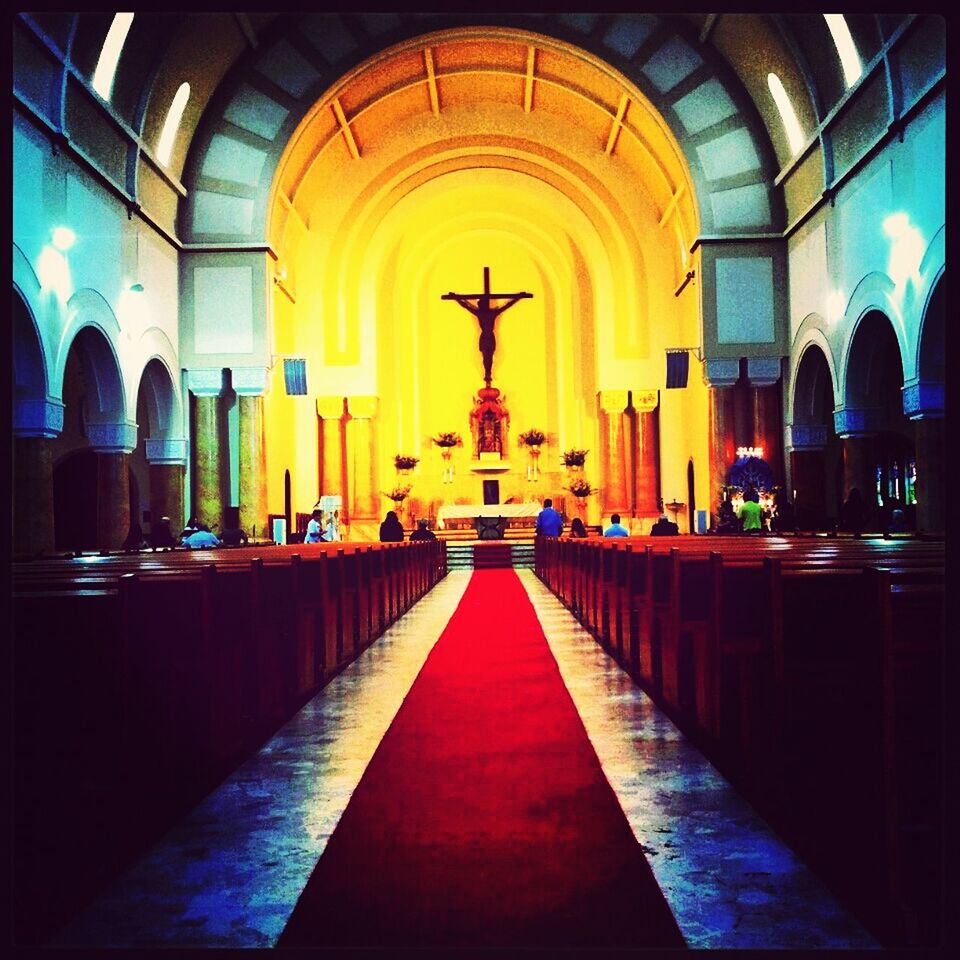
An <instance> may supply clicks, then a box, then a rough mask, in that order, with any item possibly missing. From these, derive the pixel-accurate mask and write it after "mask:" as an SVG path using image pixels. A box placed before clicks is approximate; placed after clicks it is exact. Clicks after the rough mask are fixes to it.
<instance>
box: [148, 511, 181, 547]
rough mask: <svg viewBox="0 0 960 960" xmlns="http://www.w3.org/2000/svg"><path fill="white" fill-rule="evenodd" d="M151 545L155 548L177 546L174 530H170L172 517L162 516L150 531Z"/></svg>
mask: <svg viewBox="0 0 960 960" xmlns="http://www.w3.org/2000/svg"><path fill="white" fill-rule="evenodd" d="M150 546H151V547H153V549H154V550H161V549H163V548H165V547H172V546H175V542H174V539H173V532H172V531H171V530H170V518H169V517H161V518H160V520H159V521H158V522H157V523H155V524H154V525H153V528H152V529H151V531H150Z"/></svg>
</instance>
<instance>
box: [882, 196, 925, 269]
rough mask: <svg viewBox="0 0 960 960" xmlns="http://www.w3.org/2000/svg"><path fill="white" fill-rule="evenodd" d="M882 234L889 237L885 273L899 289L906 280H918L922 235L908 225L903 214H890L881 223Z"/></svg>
mask: <svg viewBox="0 0 960 960" xmlns="http://www.w3.org/2000/svg"><path fill="white" fill-rule="evenodd" d="M883 232H884V233H885V234H886V235H887V236H888V237H890V239H891V244H890V260H889V262H888V264H887V273H888V274H889V275H890V279H891V280H893V282H894V283H895V284H896V285H897V286H898V287H899V286H902V285H903V284H904V283H905V282H906V281H907V280H913V281H914V282H916V281H918V280H919V279H920V264H921V263H922V261H923V254H924V250H925V246H926V245H925V244H924V240H923V234H922V233H920V231H919V230H918V229H917V228H916V227H914V226H913V225H912V224H911V223H910V218H909V217H908V216H907V214H905V213H892V214H890V216H888V217H887V218H886V219H885V220H884V221H883Z"/></svg>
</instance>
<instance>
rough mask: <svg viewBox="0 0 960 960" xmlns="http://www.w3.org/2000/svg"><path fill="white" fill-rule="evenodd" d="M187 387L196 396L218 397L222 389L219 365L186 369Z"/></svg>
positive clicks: (221, 375)
mask: <svg viewBox="0 0 960 960" xmlns="http://www.w3.org/2000/svg"><path fill="white" fill-rule="evenodd" d="M187 389H188V390H189V391H190V392H191V393H192V394H194V396H197V397H219V396H220V394H221V392H222V391H223V370H222V369H221V368H220V367H206V368H201V369H199V370H188V371H187Z"/></svg>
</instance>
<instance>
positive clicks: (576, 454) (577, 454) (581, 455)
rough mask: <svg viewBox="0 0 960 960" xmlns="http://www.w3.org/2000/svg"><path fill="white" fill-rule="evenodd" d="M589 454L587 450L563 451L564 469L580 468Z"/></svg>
mask: <svg viewBox="0 0 960 960" xmlns="http://www.w3.org/2000/svg"><path fill="white" fill-rule="evenodd" d="M589 452H590V451H589V450H564V451H563V465H564V466H565V467H582V466H583V462H584V460H586V459H587V454H588V453H589Z"/></svg>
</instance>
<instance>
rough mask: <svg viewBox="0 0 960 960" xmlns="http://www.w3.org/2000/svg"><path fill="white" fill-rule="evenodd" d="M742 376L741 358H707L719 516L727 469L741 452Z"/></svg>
mask: <svg viewBox="0 0 960 960" xmlns="http://www.w3.org/2000/svg"><path fill="white" fill-rule="evenodd" d="M739 378H740V361H739V360H707V361H706V362H705V363H704V382H705V383H706V385H707V386H708V387H709V388H710V390H709V393H708V397H709V417H710V422H709V425H708V426H709V435H710V436H709V441H710V516H711V518H712V520H715V519H716V514H717V509H718V508H719V506H720V501H721V500H722V499H723V488H724V487H725V486H726V484H727V472H728V471H729V469H730V467H731V466H732V465H733V462H734V460H735V459H736V455H737V438H736V433H735V427H736V424H735V416H736V403H735V397H734V393H733V390H734V386H735V384H736V382H737V380H738V379H739Z"/></svg>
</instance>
